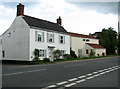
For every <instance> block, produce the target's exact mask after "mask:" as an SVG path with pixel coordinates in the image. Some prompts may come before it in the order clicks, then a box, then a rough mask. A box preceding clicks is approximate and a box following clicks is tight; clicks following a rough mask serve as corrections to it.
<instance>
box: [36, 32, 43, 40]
mask: <svg viewBox="0 0 120 89" xmlns="http://www.w3.org/2000/svg"><path fill="white" fill-rule="evenodd" d="M35 41H37V42H44V32H39V31H35Z"/></svg>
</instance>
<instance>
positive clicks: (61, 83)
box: [57, 81, 68, 85]
mask: <svg viewBox="0 0 120 89" xmlns="http://www.w3.org/2000/svg"><path fill="white" fill-rule="evenodd" d="M65 83H68V81H63V82H60V83H57V85H63V84H65Z"/></svg>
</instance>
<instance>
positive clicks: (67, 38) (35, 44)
mask: <svg viewBox="0 0 120 89" xmlns="http://www.w3.org/2000/svg"><path fill="white" fill-rule="evenodd" d="M35 31H38V32H44V37H45V38H44V42H37V41H35ZM49 33H52V34H54V43H48V42H47V31H46V30H45V29H44V30H43V29H41V30H40V29H39V30H38V29H32V28H31V29H30V56H29V58H30V61H32V60H33V58H34V54H33V51H34V50H35V49H45V50H46V51H47V58H49V52H48V46H54V47H55V48H54V50H56V49H59V50H65V51H66V54H70V36H69V35H65V34H60V33H57V32H49ZM59 35H63V36H65V44H60V43H59V38H58V36H59ZM43 58H44V57H40V60H43Z"/></svg>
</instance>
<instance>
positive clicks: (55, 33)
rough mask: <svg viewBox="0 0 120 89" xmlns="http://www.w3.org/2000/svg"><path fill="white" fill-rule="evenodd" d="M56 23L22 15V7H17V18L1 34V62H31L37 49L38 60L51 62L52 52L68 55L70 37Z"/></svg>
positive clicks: (59, 19)
mask: <svg viewBox="0 0 120 89" xmlns="http://www.w3.org/2000/svg"><path fill="white" fill-rule="evenodd" d="M61 24H62V19H61V18H60V17H59V18H58V19H57V23H53V22H50V21H46V20H42V19H38V18H35V17H31V16H28V15H24V5H22V4H21V3H20V4H19V5H17V16H16V18H15V20H14V21H13V23H12V25H11V26H10V28H9V29H8V30H7V31H5V32H4V33H3V34H2V54H3V60H22V61H32V60H33V58H34V54H33V51H34V50H35V49H39V58H40V60H43V58H50V60H51V61H52V60H53V51H54V50H56V49H59V50H61V52H62V53H63V54H70V35H69V33H68V32H67V31H66V30H65V29H64V28H63V26H62V25H61Z"/></svg>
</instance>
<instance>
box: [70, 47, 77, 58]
mask: <svg viewBox="0 0 120 89" xmlns="http://www.w3.org/2000/svg"><path fill="white" fill-rule="evenodd" d="M70 55H71V57H72V58H77V55H76V54H75V51H73V50H71V49H70Z"/></svg>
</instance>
